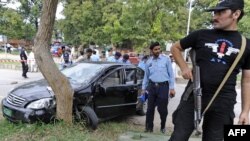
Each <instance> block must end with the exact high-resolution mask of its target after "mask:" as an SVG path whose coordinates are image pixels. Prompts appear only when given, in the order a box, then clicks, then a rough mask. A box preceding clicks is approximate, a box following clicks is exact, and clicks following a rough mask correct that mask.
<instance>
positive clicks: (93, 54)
mask: <svg viewBox="0 0 250 141" xmlns="http://www.w3.org/2000/svg"><path fill="white" fill-rule="evenodd" d="M90 60H91V61H100V56H99V55H97V54H96V51H95V50H93V51H92V55H91V56H90Z"/></svg>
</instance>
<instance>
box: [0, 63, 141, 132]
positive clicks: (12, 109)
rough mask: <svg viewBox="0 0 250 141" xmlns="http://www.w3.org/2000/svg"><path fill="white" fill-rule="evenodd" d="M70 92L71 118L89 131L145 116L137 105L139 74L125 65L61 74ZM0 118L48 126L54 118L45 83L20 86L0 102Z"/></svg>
mask: <svg viewBox="0 0 250 141" xmlns="http://www.w3.org/2000/svg"><path fill="white" fill-rule="evenodd" d="M62 73H63V74H64V75H65V76H66V77H67V78H68V79H69V81H70V84H71V86H72V88H73V89H74V100H73V116H74V119H75V120H76V121H82V120H85V121H87V125H89V126H90V127H91V128H92V129H96V128H97V125H98V122H99V121H103V120H107V119H111V118H114V117H117V116H121V115H128V114H134V113H135V112H137V113H138V114H140V115H145V112H146V109H145V108H146V107H145V106H143V105H145V104H142V103H141V102H140V101H139V102H138V91H139V90H140V88H141V83H142V79H143V76H144V72H143V70H141V69H140V68H138V67H136V66H134V65H129V64H118V63H108V62H96V63H94V62H93V63H86V62H85V63H84V62H82V63H79V64H74V65H73V66H71V67H68V68H65V69H63V70H62ZM2 111H3V112H2V113H3V116H4V117H5V118H6V119H8V120H10V121H12V122H19V121H22V122H27V123H33V122H36V121H44V122H50V121H51V120H52V119H54V118H55V114H56V101H55V96H54V93H53V91H52V89H51V87H49V86H48V83H47V81H46V80H45V79H41V80H38V81H34V82H30V83H27V84H23V85H21V86H19V87H17V88H15V89H14V90H12V91H10V93H9V94H8V96H7V97H6V98H4V99H3V100H2Z"/></svg>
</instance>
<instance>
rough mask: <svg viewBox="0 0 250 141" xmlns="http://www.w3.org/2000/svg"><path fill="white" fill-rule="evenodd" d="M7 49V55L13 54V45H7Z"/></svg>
mask: <svg viewBox="0 0 250 141" xmlns="http://www.w3.org/2000/svg"><path fill="white" fill-rule="evenodd" d="M6 47H7V53H9V54H11V45H10V44H9V43H7V45H6Z"/></svg>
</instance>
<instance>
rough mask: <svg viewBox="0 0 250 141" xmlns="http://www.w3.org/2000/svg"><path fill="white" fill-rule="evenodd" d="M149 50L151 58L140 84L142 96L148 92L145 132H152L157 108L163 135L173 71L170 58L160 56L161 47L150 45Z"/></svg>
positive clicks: (171, 91) (173, 92)
mask: <svg viewBox="0 0 250 141" xmlns="http://www.w3.org/2000/svg"><path fill="white" fill-rule="evenodd" d="M150 50H151V52H152V55H153V56H152V57H150V58H149V59H148V61H147V63H146V66H145V74H144V79H143V83H142V94H145V92H146V90H147V91H148V108H147V113H146V129H145V132H153V126H154V123H153V122H154V113H155V107H156V106H157V109H158V112H159V114H160V118H161V132H162V133H165V132H166V128H165V124H166V119H167V115H168V109H167V106H168V98H169V96H170V95H171V97H173V96H174V95H175V90H174V76H173V70H172V65H171V61H170V58H169V57H166V56H163V55H161V54H160V51H161V47H160V44H159V43H158V42H154V43H152V44H151V45H150Z"/></svg>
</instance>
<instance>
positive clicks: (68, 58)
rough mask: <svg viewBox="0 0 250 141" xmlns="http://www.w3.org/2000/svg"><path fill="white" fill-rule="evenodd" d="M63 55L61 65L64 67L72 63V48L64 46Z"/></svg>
mask: <svg viewBox="0 0 250 141" xmlns="http://www.w3.org/2000/svg"><path fill="white" fill-rule="evenodd" d="M61 49H62V56H61V65H62V68H65V67H67V66H69V65H70V64H72V58H71V55H70V50H68V49H66V47H65V46H62V48H61Z"/></svg>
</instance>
